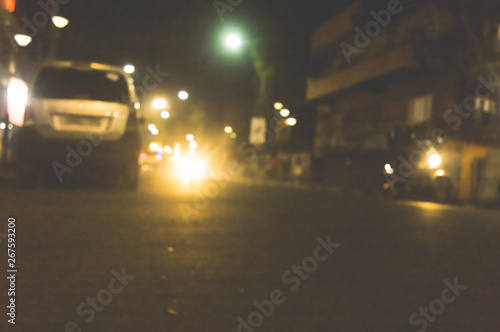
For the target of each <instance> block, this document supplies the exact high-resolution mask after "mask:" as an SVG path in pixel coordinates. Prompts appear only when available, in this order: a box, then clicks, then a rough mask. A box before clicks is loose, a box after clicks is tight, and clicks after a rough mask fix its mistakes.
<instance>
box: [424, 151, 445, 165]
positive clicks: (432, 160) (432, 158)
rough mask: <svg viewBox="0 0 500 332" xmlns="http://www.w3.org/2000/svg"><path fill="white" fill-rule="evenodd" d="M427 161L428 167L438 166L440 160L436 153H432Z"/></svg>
mask: <svg viewBox="0 0 500 332" xmlns="http://www.w3.org/2000/svg"><path fill="white" fill-rule="evenodd" d="M427 162H428V164H429V167H430V168H438V167H439V166H440V165H441V162H442V160H441V156H440V155H439V154H437V153H434V154H432V155H431V156H430V157H429V159H428V161H427Z"/></svg>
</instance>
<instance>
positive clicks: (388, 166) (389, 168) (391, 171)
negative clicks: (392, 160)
mask: <svg viewBox="0 0 500 332" xmlns="http://www.w3.org/2000/svg"><path fill="white" fill-rule="evenodd" d="M384 169H385V172H386V173H387V174H394V169H393V168H392V166H391V164H385V166H384Z"/></svg>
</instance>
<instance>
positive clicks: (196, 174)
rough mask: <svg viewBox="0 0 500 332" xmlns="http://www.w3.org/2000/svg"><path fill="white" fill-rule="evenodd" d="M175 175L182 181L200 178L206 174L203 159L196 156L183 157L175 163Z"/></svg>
mask: <svg viewBox="0 0 500 332" xmlns="http://www.w3.org/2000/svg"><path fill="white" fill-rule="evenodd" d="M176 168H177V177H178V178H179V179H180V180H182V181H183V182H186V181H190V180H202V179H203V178H205V177H206V176H207V172H208V168H207V165H206V163H205V161H203V160H200V159H196V158H183V159H181V160H180V161H179V162H178V163H177V166H176Z"/></svg>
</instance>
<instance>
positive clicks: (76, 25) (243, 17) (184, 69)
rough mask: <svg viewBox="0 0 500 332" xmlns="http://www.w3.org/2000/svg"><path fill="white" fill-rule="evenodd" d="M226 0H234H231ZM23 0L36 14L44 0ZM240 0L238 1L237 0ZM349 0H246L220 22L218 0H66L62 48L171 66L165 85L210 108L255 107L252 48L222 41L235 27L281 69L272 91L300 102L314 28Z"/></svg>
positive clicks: (91, 56) (75, 54)
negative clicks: (228, 46) (235, 49)
mask: <svg viewBox="0 0 500 332" xmlns="http://www.w3.org/2000/svg"><path fill="white" fill-rule="evenodd" d="M224 2H225V3H227V0H224ZM27 3H29V1H28V2H26V1H24V2H23V1H22V0H20V1H18V8H19V10H20V11H21V12H23V11H24V12H25V13H26V16H27V17H29V16H30V9H31V10H33V8H35V9H37V8H39V7H38V5H37V1H34V0H31V3H30V4H29V5H27ZM233 3H234V2H233ZM345 3H346V0H343V1H337V2H333V1H319V0H313V1H269V0H267V1H266V0H243V1H242V2H241V4H240V5H238V6H235V7H234V10H233V11H232V12H227V13H226V14H225V16H224V21H223V22H221V20H220V18H219V16H218V14H217V12H216V10H215V9H214V5H213V0H182V1H169V0H162V1H158V0H140V1H139V0H135V1H131V0H108V1H102V0H99V1H98V0H69V3H68V4H66V5H61V6H60V13H61V14H62V16H65V17H67V18H68V19H69V20H70V24H69V25H68V26H67V27H66V28H64V29H63V30H62V35H61V40H60V42H59V45H58V46H59V47H58V51H57V56H58V57H59V58H62V59H82V60H89V61H95V62H103V63H109V64H114V65H119V66H123V65H124V64H126V63H132V64H134V65H135V67H136V70H137V71H136V73H135V74H134V77H135V78H136V82H137V81H141V80H142V77H143V76H144V74H145V73H146V72H145V68H146V67H148V66H149V67H153V68H154V67H156V66H157V65H159V66H160V68H161V70H162V71H166V72H169V73H170V76H169V78H168V79H167V80H166V81H165V82H164V83H163V85H162V86H161V87H160V90H158V91H161V90H165V91H167V90H171V91H174V90H177V89H181V88H182V89H186V90H188V91H189V92H190V93H191V96H192V97H193V98H198V99H200V100H203V101H204V102H205V104H206V105H207V107H208V108H209V109H211V112H215V113H217V112H220V113H219V114H227V113H228V112H232V110H236V109H243V108H248V107H250V105H252V103H253V102H254V101H255V99H256V97H257V94H258V79H257V77H256V74H255V70H254V68H253V65H252V59H251V56H250V54H249V53H250V52H249V51H248V49H245V50H243V51H242V52H241V53H240V54H238V55H235V54H231V53H229V52H228V51H227V50H224V49H223V48H222V47H221V44H222V42H221V36H222V35H223V32H224V31H226V30H227V29H229V28H237V29H239V30H240V31H241V32H242V33H243V34H244V36H245V37H246V38H248V39H249V40H252V41H258V43H259V46H260V47H261V49H262V50H264V52H265V53H266V54H267V55H268V61H269V62H270V63H271V64H272V65H273V66H274V68H275V71H276V74H277V75H276V81H275V84H274V86H275V89H274V93H273V94H272V96H271V97H272V98H273V99H276V100H280V101H282V102H284V103H285V104H286V105H288V106H289V107H291V108H293V107H299V105H302V103H303V98H304V88H305V77H306V74H307V70H308V66H307V61H308V54H309V36H310V33H311V30H312V28H313V27H314V26H317V25H318V24H319V23H320V22H322V21H323V20H324V19H326V18H328V17H330V16H331V15H333V14H334V13H335V12H337V11H338V10H339V9H340V8H342V7H344V6H345Z"/></svg>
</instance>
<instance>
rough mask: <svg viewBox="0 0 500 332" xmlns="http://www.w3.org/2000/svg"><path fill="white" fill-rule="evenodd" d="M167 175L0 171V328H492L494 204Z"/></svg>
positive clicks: (499, 238)
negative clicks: (93, 183) (115, 184)
mask: <svg viewBox="0 0 500 332" xmlns="http://www.w3.org/2000/svg"><path fill="white" fill-rule="evenodd" d="M176 187H177V185H176V184H175V183H174V182H172V181H171V180H170V179H168V178H167V177H165V176H163V175H162V174H161V173H159V172H156V171H151V170H150V171H146V172H145V173H144V174H143V179H142V184H141V188H140V190H138V191H137V192H126V191H120V190H116V189H99V188H92V187H87V188H85V187H81V188H53V189H33V190H22V189H17V188H16V187H15V186H13V185H12V184H11V183H10V182H9V181H7V180H2V181H0V211H1V214H0V218H1V219H0V225H1V226H0V233H3V234H6V233H7V232H8V230H7V227H8V223H7V219H8V217H9V216H15V218H16V222H15V227H16V269H17V271H18V272H17V274H16V276H15V277H16V282H15V293H16V295H15V300H16V302H15V303H16V309H15V310H16V319H15V322H16V324H15V325H12V324H10V323H8V322H7V320H8V319H10V318H9V317H8V316H7V315H6V314H7V312H8V310H10V309H8V308H6V307H7V305H8V304H9V302H8V301H10V297H8V296H7V293H8V289H9V287H10V282H7V279H6V277H7V276H8V274H7V272H6V270H7V241H8V240H7V239H6V238H5V235H3V236H1V235H0V241H2V243H1V244H0V248H1V253H0V262H1V263H0V277H1V280H2V282H0V287H1V289H0V294H1V297H0V300H1V305H0V308H1V309H0V310H1V311H2V313H1V315H0V317H1V319H0V331H19V332H31V331H43V332H48V331H61V332H63V331H80V330H81V331H83V332H87V331H89V332H92V331H96V332H101V331H103V332H104V331H106V332H111V331H120V332H123V331H134V332H140V331H144V332H149V331H151V332H157V331H183V332H189V331H246V332H249V331H329V332H331V331H384V332H388V331H394V332H401V331H417V330H420V331H454V332H456V331H477V332H480V331H488V332H491V331H498V330H499V327H500V318H499V315H498V308H500V303H499V301H500V267H499V263H500V218H499V210H498V209H488V210H486V209H481V208H478V207H473V206H449V205H438V204H433V203H426V202H414V201H400V202H393V201H391V200H389V199H388V198H385V197H383V196H381V195H378V194H363V193H357V192H340V191H325V190H319V189H314V188H302V187H293V186H277V185H269V184H265V185H264V184H251V183H249V182H242V181H239V180H236V179H231V181H230V183H229V184H228V185H227V186H226V187H224V188H220V187H219V190H217V188H215V187H213V186H212V192H210V191H206V193H210V196H212V197H213V198H203V197H201V198H200V197H199V196H197V195H198V194H197V193H196V191H195V192H193V191H180V190H177V189H176ZM202 189H203V188H202ZM217 191H219V192H217ZM196 197H197V198H198V200H196V201H193V198H196ZM186 216H187V217H186ZM328 242H331V243H330V244H328ZM321 243H322V244H321ZM294 265H295V267H294ZM9 275H10V274H9ZM445 280H447V281H445ZM446 289H448V290H446ZM254 301H257V305H256V304H255V303H254ZM259 306H260V311H259V309H258V307H259ZM429 306H430V307H431V308H430V309H426V308H427V307H429ZM419 310H420V311H419ZM410 318H411V319H410ZM238 319H239V320H238ZM410 320H411V321H412V323H410ZM411 324H413V326H412V325H411Z"/></svg>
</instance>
